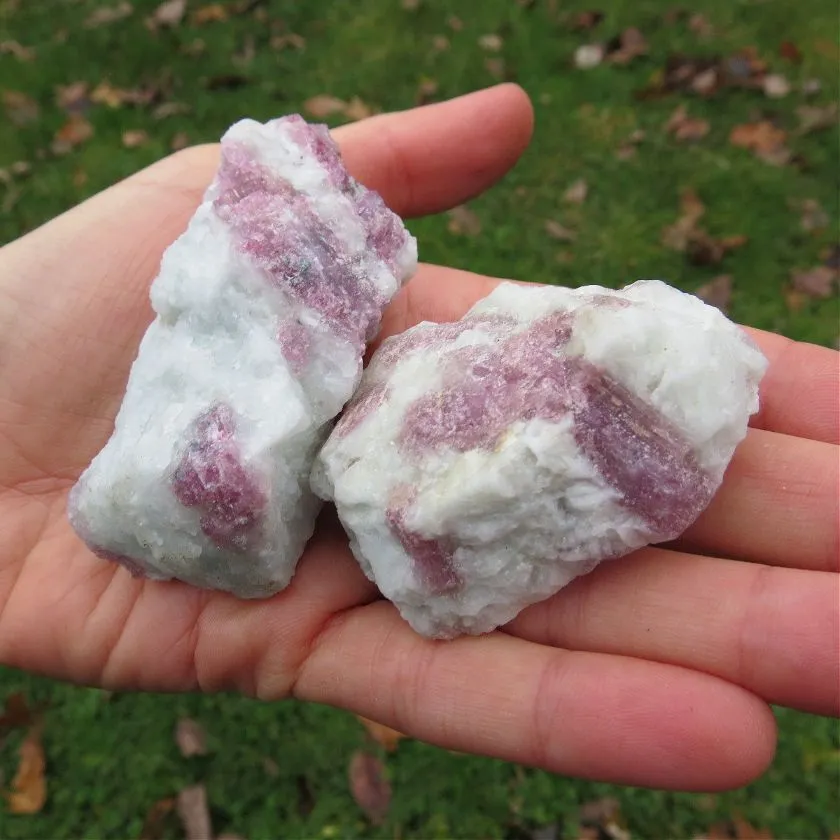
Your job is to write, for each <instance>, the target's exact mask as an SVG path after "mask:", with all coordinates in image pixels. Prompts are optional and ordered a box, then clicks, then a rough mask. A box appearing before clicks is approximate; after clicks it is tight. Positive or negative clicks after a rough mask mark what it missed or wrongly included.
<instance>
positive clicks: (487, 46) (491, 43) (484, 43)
mask: <svg viewBox="0 0 840 840" xmlns="http://www.w3.org/2000/svg"><path fill="white" fill-rule="evenodd" d="M478 45H479V46H480V47H481V49H483V50H487V51H488V52H499V50H500V49H501V48H502V47H503V46H504V41H503V40H502V38H501V36H500V35H496V34H495V33H490V34H489V35H482V36H481V37H480V38H479V39H478Z"/></svg>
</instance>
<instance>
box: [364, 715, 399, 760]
mask: <svg viewBox="0 0 840 840" xmlns="http://www.w3.org/2000/svg"><path fill="white" fill-rule="evenodd" d="M356 717H357V718H358V719H359V721H361V723H362V724H363V725H364V727H365V729H366V730H367V732H368V735H370V737H371V738H373V740H374V741H376V743H377V744H379V746H380V747H383V748H384V749H385V750H387V751H388V752H393V751H394V750H395V749H396V748H397V744H398V743H399V742H400V741H401V740H402V739H403V738H405V737H406V736H405V735H403V733H402V732H398V731H397V730H396V729H391V727H390V726H385V724H384V723H377V722H376V721H375V720H368V718H366V717H362V716H361V715H356Z"/></svg>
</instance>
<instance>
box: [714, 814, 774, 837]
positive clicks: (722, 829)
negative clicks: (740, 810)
mask: <svg viewBox="0 0 840 840" xmlns="http://www.w3.org/2000/svg"><path fill="white" fill-rule="evenodd" d="M704 837H705V840H773V835H772V834H771V833H770V832H769V831H768V830H767V829H766V828H761V829H759V828H754V827H753V826H752V825H750V824H749V823H748V822H747V821H746V820H745V819H743V818H741V817H733V818H732V819H731V820H727V821H726V822H722V823H716V824H715V825H713V826H711V828H709V830H708V831H707V832H706V834H705V835H704Z"/></svg>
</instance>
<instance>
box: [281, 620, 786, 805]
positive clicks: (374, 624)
mask: <svg viewBox="0 0 840 840" xmlns="http://www.w3.org/2000/svg"><path fill="white" fill-rule="evenodd" d="M295 693H296V694H297V696H298V697H301V698H303V699H305V700H313V701H316V702H321V703H328V704H333V705H337V706H341V707H344V708H348V709H350V710H352V711H354V712H356V713H358V714H361V715H364V716H365V717H368V718H373V719H374V720H377V721H381V722H383V723H386V724H388V725H389V726H393V727H395V728H397V729H399V730H400V731H402V732H407V733H409V734H411V735H413V736H415V737H417V738H421V739H423V740H425V741H429V742H431V743H434V744H438V745H440V746H444V747H448V748H451V749H456V750H463V751H468V752H477V753H481V754H484V755H491V756H496V757H498V758H503V759H506V760H509V761H516V762H519V763H523V764H529V765H536V766H539V767H542V768H545V769H547V770H551V771H552V772H555V773H563V774H565V775H572V776H583V777H587V778H594V779H601V780H605V781H613V782H620V783H625V784H636V785H651V786H654V787H659V788H677V789H685V790H700V789H703V790H712V789H724V788H728V787H734V786H737V785H741V784H744V783H746V782H747V781H749V780H750V779H752V778H754V777H755V776H757V775H758V774H759V773H761V772H762V771H763V770H764V769H765V768H766V766H767V764H768V762H769V761H770V759H771V758H772V754H773V746H774V722H773V719H772V716H771V715H770V713H769V710H768V709H767V707H766V706H765V705H764V704H763V703H761V702H759V701H758V700H757V698H755V697H754V696H753V695H751V694H749V693H747V692H745V691H743V690H742V689H740V688H738V687H736V686H732V685H729V684H727V683H725V682H723V681H722V680H718V679H716V678H714V677H710V676H707V675H705V674H699V673H695V672H692V671H688V670H685V669H682V668H675V667H673V666H668V665H660V664H656V663H650V662H642V661H640V660H636V659H627V658H624V657H616V656H605V655H601V654H590V653H576V652H571V651H565V650H555V649H552V648H549V647H544V646H542V645H537V644H532V643H530V642H525V641H523V640H521V639H514V638H511V637H509V636H506V635H505V634H502V633H494V634H491V635H489V636H484V637H481V638H462V639H458V640H456V641H453V642H443V643H440V642H433V641H430V640H427V639H423V638H421V637H420V636H418V635H416V634H415V633H414V632H413V631H412V630H411V629H410V628H409V627H408V625H407V624H406V623H405V622H403V621H402V619H400V618H399V616H398V615H397V613H396V611H395V610H394V608H393V607H392V606H391V605H389V604H384V603H381V604H374V605H371V606H368V607H364V608H362V609H360V610H355V611H353V612H352V613H348V614H346V615H345V616H343V617H341V618H339V619H337V620H336V621H334V622H333V624H332V625H330V626H329V628H328V629H327V630H326V631H325V632H324V633H323V634H322V636H321V637H320V639H319V640H318V643H317V644H316V645H315V646H314V648H313V650H312V653H311V654H310V656H309V658H308V659H307V660H306V663H305V664H304V666H303V668H302V669H301V672H300V674H299V676H298V679H297V682H296V689H295Z"/></svg>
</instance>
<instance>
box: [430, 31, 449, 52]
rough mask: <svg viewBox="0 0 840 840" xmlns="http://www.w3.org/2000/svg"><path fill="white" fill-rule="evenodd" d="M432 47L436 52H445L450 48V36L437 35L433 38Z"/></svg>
mask: <svg viewBox="0 0 840 840" xmlns="http://www.w3.org/2000/svg"><path fill="white" fill-rule="evenodd" d="M432 49H433V50H434V51H435V52H445V51H446V50H448V49H449V38H447V37H446V35H435V37H434V38H432Z"/></svg>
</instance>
